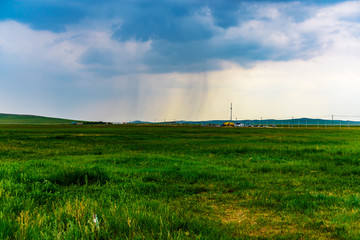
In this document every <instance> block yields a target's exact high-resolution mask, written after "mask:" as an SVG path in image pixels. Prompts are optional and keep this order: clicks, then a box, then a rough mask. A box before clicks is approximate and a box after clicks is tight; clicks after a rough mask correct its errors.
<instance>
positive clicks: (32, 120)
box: [0, 113, 74, 124]
mask: <svg viewBox="0 0 360 240" xmlns="http://www.w3.org/2000/svg"><path fill="white" fill-rule="evenodd" d="M73 121H74V120H70V119H62V118H52V117H42V116H34V115H19V114H4V113H0V124H66V123H71V122H73Z"/></svg>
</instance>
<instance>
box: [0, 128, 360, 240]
mask: <svg viewBox="0 0 360 240" xmlns="http://www.w3.org/2000/svg"><path fill="white" fill-rule="evenodd" d="M359 193H360V130H359V129H358V128H350V129H331V128H327V129H317V128H314V129H310V128H308V129H304V128H303V129H297V128H293V129H286V128H284V129H282V128H277V129H253V128H251V129H250V128H246V129H234V128H201V127H161V126H152V127H151V126H130V125H125V126H118V125H111V126H109V125H108V126H71V125H62V126H61V125H0V239H359V238H360V213H359V210H360V194H359ZM94 214H96V217H97V220H98V221H97V222H94Z"/></svg>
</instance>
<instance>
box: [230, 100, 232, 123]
mask: <svg viewBox="0 0 360 240" xmlns="http://www.w3.org/2000/svg"><path fill="white" fill-rule="evenodd" d="M230 121H232V103H230Z"/></svg>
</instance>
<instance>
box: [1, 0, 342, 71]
mask: <svg viewBox="0 0 360 240" xmlns="http://www.w3.org/2000/svg"><path fill="white" fill-rule="evenodd" d="M305 2H306V4H307V5H319V4H330V3H335V2H339V1H310V0H308V1H301V2H297V3H296V2H292V1H270V0H262V1H261V0H257V1H237V0H203V1H201V0H183V1H175V0H167V1H165V0H159V1H152V0H123V1H115V0H108V1H95V0H87V1H85V0H72V1H70V0H64V1H55V0H27V1H20V0H7V1H1V3H0V20H9V19H10V20H16V21H19V22H22V23H25V24H27V25H29V26H30V27H31V28H33V29H36V30H49V31H52V32H63V31H66V29H67V26H69V25H74V24H81V22H82V21H84V20H86V19H91V20H93V21H98V20H99V21H100V20H104V19H106V20H109V21H112V20H113V25H112V28H111V30H112V38H113V40H116V41H118V42H120V43H121V42H128V41H135V42H148V41H151V48H150V50H149V51H147V52H146V53H144V54H143V55H142V56H141V57H140V58H138V59H137V64H144V65H146V67H145V68H143V70H142V71H147V72H172V71H179V72H196V71H198V72H201V71H206V70H211V69H217V68H218V66H219V65H218V64H216V61H218V60H225V61H235V62H238V63H239V64H242V65H249V64H251V63H252V62H254V61H258V60H288V59H296V58H307V57H309V55H311V54H309V52H311V50H312V48H313V47H314V46H317V45H318V43H317V40H316V37H315V36H314V34H312V33H305V34H303V33H300V34H302V35H301V36H298V37H294V36H291V35H290V33H289V29H288V28H289V26H290V25H289V24H290V23H291V22H301V21H304V20H306V18H307V16H308V15H309V14H311V13H309V12H307V10H306V8H302V7H299V6H306V5H305ZM291 3H292V4H291ZM274 6H275V8H276V11H278V12H279V13H278V14H280V15H281V18H280V20H279V19H277V18H276V17H275V18H272V17H271V16H267V15H263V16H262V15H261V14H260V13H259V11H260V10H264V9H267V8H272V7H274ZM115 19H116V20H115ZM284 19H285V21H286V22H281V20H283V21H284ZM251 21H256V22H257V25H254V26H253V27H252V28H244V26H245V25H246V24H247V23H249V22H251ZM290 27H291V26H290ZM231 28H239V32H240V33H239V35H238V36H232V38H228V37H227V35H226V34H227V31H228V30H229V29H231ZM260 32H267V33H265V34H263V35H261V34H258V33H260ZM273 33H276V34H277V35H279V36H280V35H281V37H282V38H284V39H286V38H287V39H288V40H287V41H285V40H284V41H283V42H281V43H278V39H274V38H271V37H272V36H271V35H272V34H273ZM266 34H268V35H266ZM267 38H269V39H267ZM299 39H300V40H299ZM294 41H300V43H297V44H294ZM122 57H123V56H117V55H116V54H115V53H112V52H111V50H109V49H108V48H107V46H100V47H96V48H94V47H91V48H89V49H88V50H87V51H85V52H84V53H83V55H82V56H81V57H80V58H79V62H80V63H82V64H84V65H87V66H89V67H94V65H96V66H99V65H103V66H105V65H108V67H105V68H104V69H107V71H110V69H111V66H113V65H115V63H116V62H117V61H115V59H118V60H119V58H122ZM124 57H126V56H124ZM129 69H132V68H129ZM135 69H136V68H135ZM111 71H113V72H117V71H114V70H111ZM121 72H122V71H121Z"/></svg>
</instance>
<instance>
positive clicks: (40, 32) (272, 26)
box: [0, 0, 360, 122]
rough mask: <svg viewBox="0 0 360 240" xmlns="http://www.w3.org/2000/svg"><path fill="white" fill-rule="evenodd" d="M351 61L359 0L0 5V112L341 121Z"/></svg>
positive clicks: (353, 68)
mask: <svg viewBox="0 0 360 240" xmlns="http://www.w3.org/2000/svg"><path fill="white" fill-rule="evenodd" d="M359 62H360V1H316V0H313V1H311V0H305V1H271V0H262V1H261V0H255V1H254V0H252V1H241V0H181V1H180V0H122V1H118V0H106V1H95V0H62V1H58V0H27V1H22V0H5V1H1V2H0V112H2V113H15V114H34V115H42V116H52V117H61V118H70V119H79V120H95V121H115V122H120V121H133V120H144V121H145V120H147V121H164V120H166V121H170V120H174V119H175V120H180V119H182V120H210V119H229V117H230V104H231V103H232V106H233V114H232V115H233V118H234V119H235V118H238V119H259V118H261V117H262V118H263V119H265V118H277V119H285V118H291V117H312V118H329V117H330V116H331V115H335V116H337V117H338V118H343V119H348V118H349V119H350V120H351V117H352V118H354V117H356V116H360V108H359V106H358V103H359V102H360V81H359V80H360V79H359V78H360V67H359ZM359 119H360V117H359Z"/></svg>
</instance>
